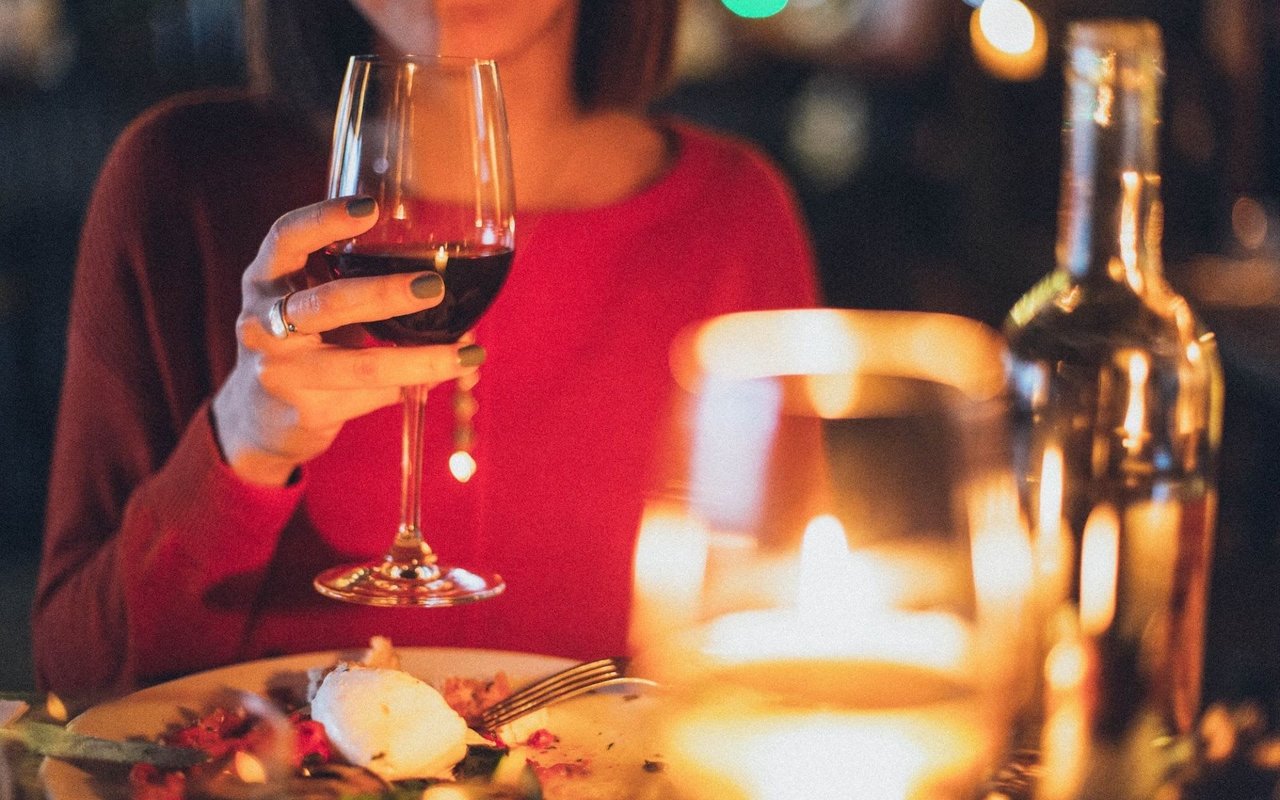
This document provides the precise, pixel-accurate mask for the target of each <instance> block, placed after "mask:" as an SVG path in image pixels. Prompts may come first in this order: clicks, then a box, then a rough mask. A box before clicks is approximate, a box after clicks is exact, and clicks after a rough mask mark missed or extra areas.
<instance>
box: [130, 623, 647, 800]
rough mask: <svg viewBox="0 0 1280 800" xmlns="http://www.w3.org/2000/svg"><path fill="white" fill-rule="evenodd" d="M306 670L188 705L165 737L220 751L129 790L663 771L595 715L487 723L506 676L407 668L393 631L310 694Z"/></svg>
mask: <svg viewBox="0 0 1280 800" xmlns="http://www.w3.org/2000/svg"><path fill="white" fill-rule="evenodd" d="M297 677H298V674H297V673H293V678H291V679H289V680H288V681H287V682H281V683H277V684H276V685H275V691H273V692H271V694H270V699H267V698H266V697H263V696H260V695H258V694H256V693H251V692H243V691H238V690H229V691H228V692H227V693H225V696H220V697H219V699H218V700H217V701H216V702H214V703H212V704H211V705H210V706H209V707H207V708H206V710H205V711H204V712H203V713H202V714H199V715H197V714H195V713H188V714H187V716H186V719H185V721H184V722H183V723H182V724H180V725H176V726H172V727H171V728H170V729H169V730H168V731H166V732H165V733H164V734H162V735H161V736H160V741H161V742H162V743H166V744H182V745H185V746H188V747H196V748H199V749H201V750H204V751H205V752H206V753H208V754H209V758H208V759H207V760H206V761H204V762H202V763H201V764H199V765H197V766H196V767H193V768H189V769H186V770H182V771H171V770H161V769H157V768H155V767H151V766H147V765H144V764H138V765H135V767H134V770H133V772H132V774H131V775H130V784H131V785H130V790H131V794H130V796H131V800H197V799H198V800H210V799H211V798H217V799H218V800H233V798H234V799H237V800H238V798H241V797H266V796H271V797H281V798H285V797H287V798H290V800H311V798H321V797H324V798H333V797H343V798H355V797H360V798H369V799H370V800H372V798H383V799H384V800H410V799H411V800H425V799H426V798H428V797H429V798H433V799H434V798H437V797H440V798H443V797H460V796H464V795H465V796H467V797H473V798H488V799H489V800H496V798H502V799H503V800H532V798H557V799H558V800H581V798H588V797H589V798H592V800H599V798H615V797H632V796H640V795H637V794H636V793H635V792H634V791H633V790H634V789H635V788H636V787H637V786H647V785H648V784H646V783H645V780H646V776H648V775H650V773H651V772H652V770H650V769H649V767H648V764H649V761H650V759H652V758H653V757H654V756H655V755H656V754H653V753H650V752H648V751H640V750H638V749H636V744H635V742H637V741H643V737H639V738H632V737H630V736H624V735H623V733H622V730H621V729H620V728H616V727H614V726H612V725H608V724H606V725H602V726H601V727H597V725H600V723H597V722H591V723H590V725H591V727H590V728H583V727H582V726H581V723H577V724H576V725H575V723H574V722H571V721H569V720H572V719H573V718H572V717H570V718H568V719H561V718H557V719H556V722H555V724H554V725H552V724H551V718H549V717H548V716H547V714H546V711H545V710H541V711H538V712H535V713H534V714H531V715H528V716H525V717H522V718H521V719H520V720H518V721H517V723H516V724H515V725H511V726H507V727H504V728H502V729H501V730H500V731H499V732H497V733H491V732H486V733H485V735H484V736H481V735H479V734H478V733H477V732H476V730H478V729H479V728H480V725H479V719H480V715H481V713H482V712H483V711H484V710H485V708H487V707H488V706H490V705H491V704H493V703H494V702H497V701H498V700H501V699H503V698H505V697H506V696H508V695H509V694H510V693H511V680H510V679H509V678H508V677H507V675H506V674H505V673H503V672H497V673H496V674H492V675H489V676H482V677H470V676H461V675H455V676H451V677H444V678H442V679H438V682H433V683H427V682H425V681H423V680H421V679H419V678H418V677H417V676H416V675H414V674H412V673H411V672H408V671H405V670H402V669H400V659H399V654H398V653H397V652H396V650H395V649H394V648H393V647H392V646H391V642H390V641H389V640H387V639H385V638H382V637H375V639H373V640H371V642H370V647H369V650H368V651H367V652H366V653H365V654H364V657H363V658H361V659H360V660H359V661H344V660H337V661H332V662H330V663H329V665H327V666H325V667H323V668H318V669H308V670H307V677H308V679H309V684H310V685H309V686H308V687H307V691H306V694H305V695H303V694H302V693H301V689H302V687H301V686H297V685H296V681H295V680H293V679H294V678H297ZM286 687H291V688H290V690H288V691H285V688H286ZM624 702H625V701H624ZM629 719H632V720H634V719H636V718H635V717H630V718H629ZM468 721H470V727H469V724H468ZM566 722H567V723H568V727H567V728H566V729H564V730H562V728H561V726H562V725H564V724H566ZM472 728H474V729H476V730H473V729H472ZM587 731H590V733H589V734H587ZM562 732H564V733H566V734H567V735H566V737H565V740H563V741H562V740H561V733H562ZM628 733H630V731H628ZM486 737H488V738H486ZM604 737H608V738H604ZM615 744H616V745H618V748H617V749H616V750H615ZM624 751H625V753H626V754H625V755H623V753H624ZM604 753H608V754H609V755H607V756H603V760H598V759H597V757H600V756H602V754H604ZM654 763H656V762H654ZM642 764H643V765H644V766H643V768H642ZM645 796H653V797H656V796H659V795H656V794H654V795H645Z"/></svg>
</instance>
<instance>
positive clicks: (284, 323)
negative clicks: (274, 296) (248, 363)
mask: <svg viewBox="0 0 1280 800" xmlns="http://www.w3.org/2000/svg"><path fill="white" fill-rule="evenodd" d="M292 296H293V292H288V293H287V294H285V295H284V296H283V297H281V298H280V299H279V300H276V301H275V302H274V303H272V304H271V310H270V311H268V312H267V329H268V330H269V331H271V335H272V336H274V337H276V338H277V339H288V338H289V334H291V333H295V332H297V330H298V326H296V325H294V324H293V321H292V320H290V319H289V313H288V312H287V311H286V310H285V307H286V306H287V305H288V304H289V298H290V297H292Z"/></svg>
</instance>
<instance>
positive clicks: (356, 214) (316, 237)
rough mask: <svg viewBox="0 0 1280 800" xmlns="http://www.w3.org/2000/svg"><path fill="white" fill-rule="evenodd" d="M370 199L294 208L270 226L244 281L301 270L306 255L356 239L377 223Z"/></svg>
mask: <svg viewBox="0 0 1280 800" xmlns="http://www.w3.org/2000/svg"><path fill="white" fill-rule="evenodd" d="M377 210H378V205H377V203H375V202H374V201H373V199H372V198H370V197H340V198H337V199H334V200H324V201H321V202H319V203H313V204H311V205H309V206H303V207H302V208H295V209H294V210H292V211H289V212H288V213H286V214H284V215H283V216H282V217H280V218H279V219H277V220H276V221H275V223H273V224H272V226H271V230H269V231H268V232H267V235H266V238H264V239H263V240H262V246H261V247H259V248H258V257H257V258H255V259H254V261H253V263H252V264H251V265H250V266H249V269H248V271H247V272H246V273H245V279H246V281H254V282H260V281H271V280H275V279H277V278H281V277H284V276H286V275H289V274H290V273H293V272H297V271H298V270H300V269H302V268H303V266H304V265H305V264H306V262H307V256H308V255H310V254H311V253H314V252H315V251H317V250H319V249H320V248H322V247H324V246H325V245H327V244H331V243H333V242H336V241H338V240H340V239H350V238H351V237H353V236H359V235H360V234H362V233H364V232H365V231H367V230H369V229H370V228H372V227H373V224H374V222H376V221H377V219H378V215H377V213H376V212H377Z"/></svg>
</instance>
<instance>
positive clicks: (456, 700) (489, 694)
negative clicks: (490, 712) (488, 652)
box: [440, 672, 511, 730]
mask: <svg viewBox="0 0 1280 800" xmlns="http://www.w3.org/2000/svg"><path fill="white" fill-rule="evenodd" d="M440 693H441V694H443V695H444V699H445V702H447V703H448V704H449V707H450V708H452V709H453V710H454V711H457V712H458V713H459V714H461V715H462V718H463V719H465V720H466V721H467V724H468V725H469V726H471V727H472V728H475V729H476V730H479V729H480V727H481V725H482V724H483V722H482V720H481V716H480V715H481V714H483V713H484V710H485V709H486V708H488V707H489V706H491V705H493V704H494V703H496V702H498V701H499V700H503V699H505V698H506V697H507V696H508V695H510V694H511V679H510V678H508V677H507V673H505V672H499V673H498V674H497V675H494V676H493V678H492V679H491V680H483V679H479V678H464V677H461V676H458V675H455V676H452V677H449V678H445V680H444V684H443V685H442V686H441V687H440Z"/></svg>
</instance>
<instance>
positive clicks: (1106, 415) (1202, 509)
mask: <svg viewBox="0 0 1280 800" xmlns="http://www.w3.org/2000/svg"><path fill="white" fill-rule="evenodd" d="M1065 72H1066V76H1065V77H1066V84H1067V85H1066V101H1065V113H1064V125H1063V146H1064V153H1063V155H1064V158H1063V169H1062V187H1061V204H1060V218H1059V232H1058V240H1057V249H1056V262H1057V263H1056V267H1055V269H1054V270H1053V271H1052V272H1051V273H1050V274H1049V275H1048V276H1046V277H1045V278H1044V279H1042V280H1041V281H1040V282H1039V283H1038V284H1037V285H1036V286H1035V287H1034V288H1032V289H1031V290H1030V291H1029V292H1028V293H1027V294H1026V295H1025V296H1024V297H1023V298H1022V299H1021V300H1019V301H1018V302H1017V304H1016V305H1015V306H1014V307H1013V309H1012V310H1011V312H1010V314H1009V317H1008V320H1007V322H1006V326H1005V333H1006V335H1007V338H1008V340H1009V349H1010V358H1009V362H1008V363H1009V379H1010V384H1011V387H1012V393H1013V407H1014V437H1015V441H1016V454H1017V467H1018V470H1019V472H1020V481H1021V482H1020V490H1021V491H1022V493H1023V499H1024V501H1025V504H1026V508H1027V509H1028V511H1029V516H1030V521H1031V523H1032V525H1033V527H1034V533H1035V554H1036V565H1037V586H1036V591H1037V597H1038V600H1039V601H1040V603H1039V609H1040V610H1041V611H1042V612H1043V617H1042V619H1043V621H1044V623H1045V625H1044V637H1043V640H1042V644H1043V648H1042V652H1041V655H1042V656H1044V657H1045V658H1046V659H1048V660H1047V661H1046V662H1045V663H1044V665H1043V666H1044V671H1043V675H1045V676H1047V677H1044V678H1043V679H1042V684H1041V686H1040V690H1041V691H1040V692H1039V697H1040V700H1041V701H1042V702H1041V703H1040V704H1038V708H1039V710H1040V712H1041V715H1040V718H1039V720H1038V721H1037V725H1036V726H1034V727H1035V728H1036V732H1037V738H1038V740H1037V741H1036V742H1035V745H1036V746H1038V747H1039V748H1040V750H1041V752H1040V759H1041V773H1042V774H1041V783H1040V790H1039V791H1038V792H1037V797H1038V798H1044V799H1046V800H1047V799H1048V798H1054V797H1063V798H1085V797H1087V798H1090V800H1113V799H1114V800H1119V799H1120V798H1124V799H1125V800H1137V799H1138V798H1142V799H1143V800H1149V798H1153V797H1155V796H1156V793H1157V791H1158V790H1159V788H1160V786H1161V785H1162V784H1164V783H1165V782H1168V781H1171V780H1174V779H1176V776H1177V773H1178V770H1179V768H1180V766H1182V764H1183V763H1184V762H1185V759H1186V758H1187V757H1188V756H1190V754H1191V753H1192V751H1193V748H1192V742H1191V733H1192V729H1193V725H1194V720H1195V718H1196V715H1197V713H1198V710H1199V696H1200V682H1201V663H1202V650H1203V642H1204V621H1205V608H1206V602H1207V597H1206V595H1207V580H1208V574H1209V562H1210V558H1211V553H1212V539H1213V528H1214V517H1215V507H1216V487H1215V475H1214V470H1215V460H1216V454H1217V450H1218V443H1219V438H1220V430H1221V419H1222V403H1223V398H1222V392H1223V389H1222V376H1221V367H1220V364H1219V359H1218V354H1217V348H1216V344H1215V340H1214V337H1213V335H1212V334H1211V333H1210V332H1209V331H1207V330H1206V329H1205V328H1204V327H1203V326H1202V325H1201V324H1200V322H1199V321H1198V320H1197V318H1196V316H1195V314H1194V313H1193V311H1192V309H1191V308H1190V307H1189V306H1188V304H1187V303H1186V301H1185V300H1184V299H1183V298H1182V297H1181V296H1179V295H1178V294H1177V293H1176V292H1175V291H1174V290H1173V289H1172V288H1171V287H1170V285H1169V283H1168V282H1167V281H1166V279H1165V277H1164V272H1163V265H1162V256H1161V249H1160V240H1161V233H1162V212H1161V201H1160V175H1159V168H1158V150H1159V122H1160V91H1161V84H1162V80H1163V50H1162V43H1161V36H1160V30H1159V28H1158V27H1157V26H1156V25H1155V24H1154V23H1152V22H1150V21H1146V20H1084V21H1078V22H1075V23H1073V24H1072V25H1071V26H1070V27H1069V30H1068V41H1067V52H1066V60H1065ZM1055 647H1056V648H1057V649H1056V650H1054V648H1055ZM1064 648H1065V649H1064ZM1064 653H1066V654H1072V653H1073V654H1074V657H1075V660H1074V661H1072V660H1070V659H1068V660H1067V661H1066V662H1063V661H1062V659H1063V658H1064ZM1053 659H1057V661H1056V662H1055V661H1054V660H1053ZM1063 663H1075V664H1077V665H1078V666H1079V667H1080V669H1079V671H1078V672H1077V671H1070V670H1068V671H1067V672H1065V673H1063V672H1059V673H1054V672H1053V670H1054V669H1055V668H1059V667H1061V666H1062V664H1063ZM1055 715H1056V716H1055ZM1063 715H1068V716H1065V717H1064V716H1063ZM1072 720H1075V723H1074V724H1073V723H1072ZM1064 726H1065V727H1064ZM1064 731H1074V733H1069V734H1068V733H1064Z"/></svg>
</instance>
